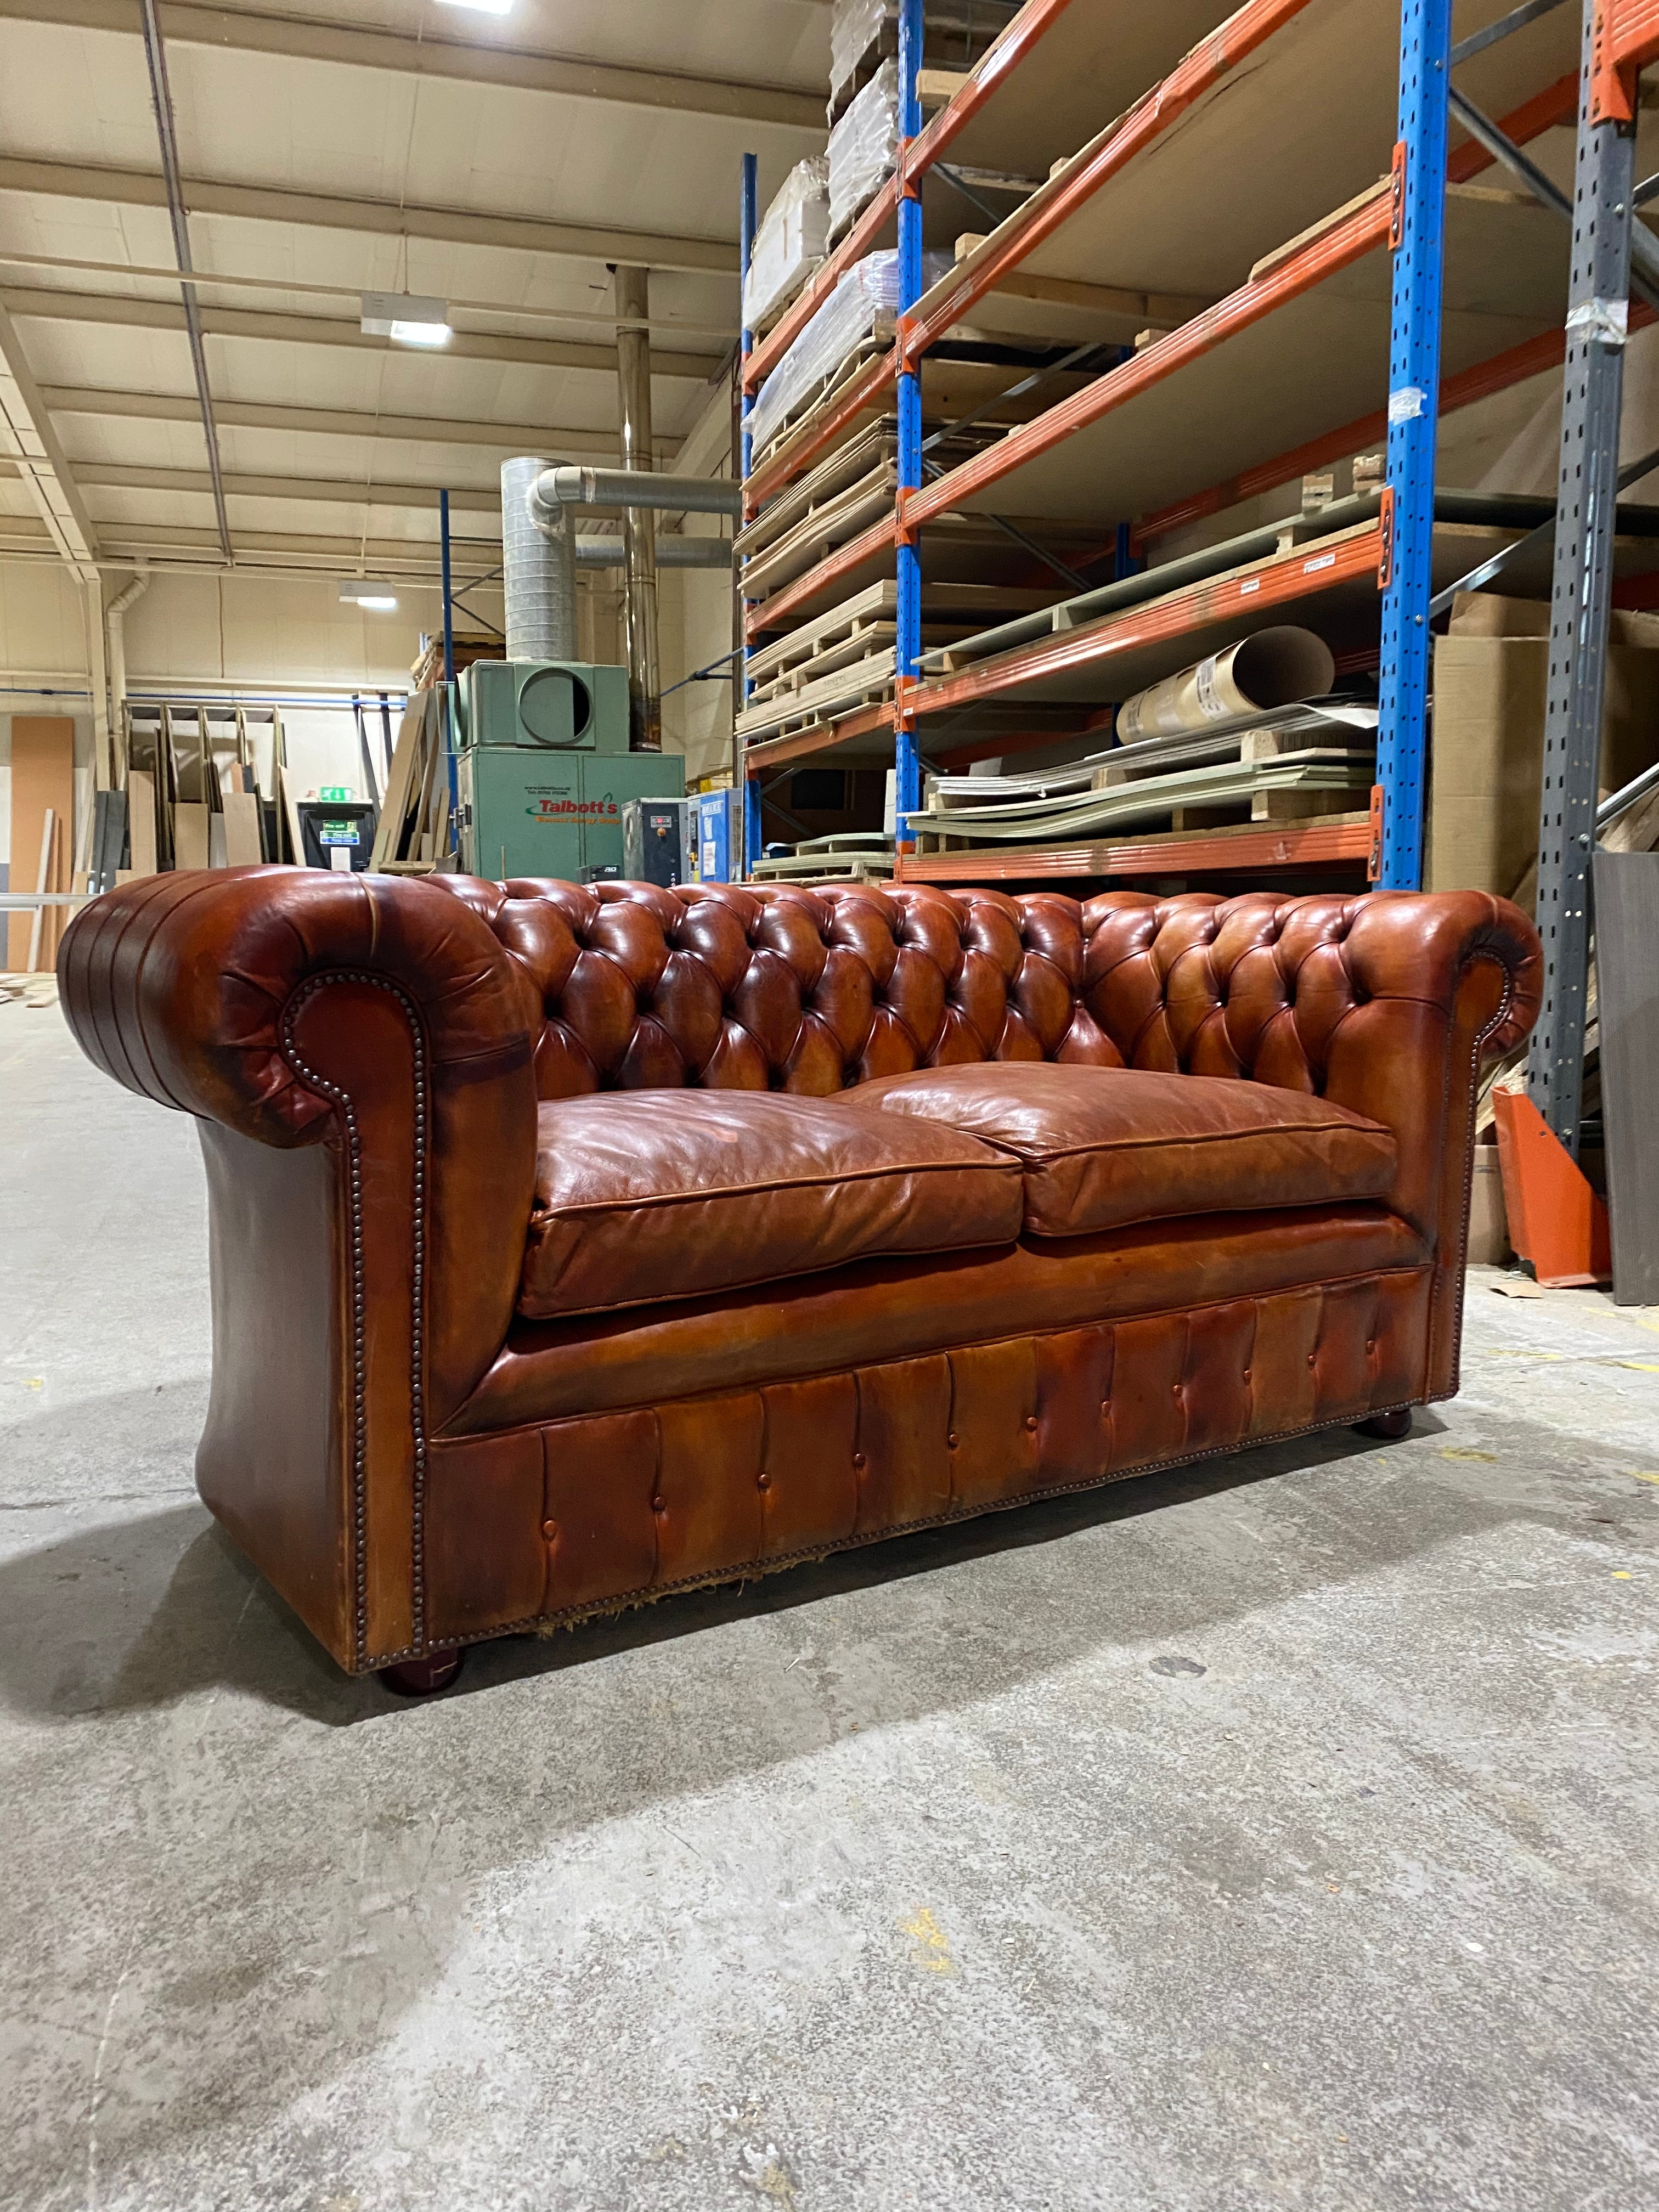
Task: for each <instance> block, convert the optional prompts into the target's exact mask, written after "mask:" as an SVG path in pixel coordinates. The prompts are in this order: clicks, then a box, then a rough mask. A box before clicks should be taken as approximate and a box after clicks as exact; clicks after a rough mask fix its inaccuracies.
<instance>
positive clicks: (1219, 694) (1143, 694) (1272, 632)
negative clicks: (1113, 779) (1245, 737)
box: [1117, 623, 1336, 745]
mask: <svg viewBox="0 0 1659 2212" xmlns="http://www.w3.org/2000/svg"><path fill="white" fill-rule="evenodd" d="M1335 681H1336V663H1335V661H1334V660H1333V659H1332V658H1331V652H1330V647H1328V645H1327V644H1326V643H1325V641H1324V639H1323V638H1321V637H1316V636H1315V635H1314V634H1313V632H1312V631H1311V630H1310V629H1292V628H1291V626H1290V625H1289V624H1288V623H1281V624H1280V625H1279V626H1278V627H1277V628H1275V629H1259V630H1257V632H1256V633H1255V636H1254V637H1245V638H1241V639H1240V640H1239V641H1238V643H1237V645H1230V646H1228V647H1226V649H1225V651H1224V652H1221V653H1212V654H1211V655H1210V656H1209V658H1208V659H1207V660H1200V662H1199V663H1198V665H1196V667H1194V668H1183V669H1182V671H1181V673H1180V674H1179V675H1178V676H1166V677H1165V678H1164V681H1163V682H1162V683H1161V684H1152V686H1151V687H1150V688H1149V689H1148V690H1145V691H1137V692H1136V693H1135V695H1134V696H1133V699H1126V700H1125V701H1124V702H1123V704H1122V705H1121V707H1120V708H1118V710H1117V741H1118V743H1119V744H1121V745H1127V744H1133V743H1134V741H1135V739H1136V738H1174V737H1180V736H1182V735H1183V734H1184V733H1185V732H1188V731H1191V730H1201V729H1203V728H1204V727H1205V726H1206V724H1208V723H1211V722H1224V721H1225V720H1228V718H1229V717H1230V716H1231V715H1234V714H1261V713H1265V712H1267V710H1268V709H1270V708H1274V707H1293V706H1296V705H1297V704H1298V703H1299V702H1301V701H1302V700H1304V699H1321V698H1323V696H1325V694H1326V692H1328V690H1330V688H1331V686H1332V684H1334V683H1335Z"/></svg>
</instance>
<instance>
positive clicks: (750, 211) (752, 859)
mask: <svg viewBox="0 0 1659 2212" xmlns="http://www.w3.org/2000/svg"><path fill="white" fill-rule="evenodd" d="M759 176H760V163H759V161H758V160H757V157H756V156H755V155H753V154H745V155H744V157H743V206H742V209H741V211H740V214H739V217H738V227H739V231H740V234H741V236H740V252H739V253H738V267H739V269H740V270H741V271H742V275H741V277H740V279H739V282H740V283H744V284H745V285H746V284H747V283H748V282H749V264H750V259H751V258H752V257H753V254H754V251H755V230H756V227H757V221H758V217H759ZM738 313H739V314H740V315H741V313H742V309H741V308H739V309H738ZM754 345H755V334H754V332H753V331H751V330H750V328H749V326H748V325H747V324H744V326H743V334H742V337H740V339H739V341H738V406H739V408H740V410H741V419H742V423H743V429H742V458H743V480H744V483H748V481H749V462H750V453H751V449H752V447H753V443H754V441H753V440H752V439H751V438H750V435H749V417H750V414H751V413H752V411H753V410H754V405H755V402H754V400H753V398H752V397H751V396H750V393H749V392H746V391H744V370H745V369H746V368H748V366H749V356H750V353H751V352H752V351H753V350H754ZM737 581H738V622H739V623H743V622H744V617H745V615H746V612H747V609H746V607H745V605H744V598H743V590H742V580H741V578H738V580H737ZM738 644H739V645H740V646H741V647H742V656H741V658H740V659H739V660H738V683H737V698H738V704H739V705H741V704H742V702H744V700H746V699H747V698H748V696H749V639H748V634H747V631H746V629H740V631H739V633H738ZM742 757H743V756H742V752H741V750H739V752H738V763H739V764H741V762H742ZM760 856H761V794H760V785H759V783H758V782H757V780H756V779H755V778H754V777H753V776H752V775H746V774H745V775H744V779H743V868H742V873H743V874H744V876H747V875H748V874H749V873H750V871H751V870H752V869H753V867H754V865H755V863H756V861H757V860H759V858H760Z"/></svg>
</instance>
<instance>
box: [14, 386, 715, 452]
mask: <svg viewBox="0 0 1659 2212" xmlns="http://www.w3.org/2000/svg"><path fill="white" fill-rule="evenodd" d="M40 397H41V398H42V399H43V400H44V401H45V403H46V407H47V409H48V410H49V411H50V412H51V413H52V414H53V415H80V416H92V417H94V418H97V419H100V420H120V421H128V422H195V421H196V420H197V411H196V403H195V401H194V400H193V399H187V398H184V397H183V396H182V395H180V394H179V393H175V392H111V391H106V390H103V389H101V388H99V387H96V386H82V385H67V384H43V385H42V386H40ZM214 412H215V413H216V416H218V418H219V421H220V422H221V423H222V425H223V426H224V427H225V428H228V429H241V430H295V431H301V432H303V433H305V434H306V435H310V436H313V437H323V438H402V439H407V440H410V441H412V442H414V443H416V444H419V445H423V446H483V447H488V448H489V450H490V451H491V452H493V453H509V454H510V453H593V454H597V455H600V456H610V457H614V456H615V455H616V454H617V452H618V450H619V449H618V447H617V433H616V432H615V430H611V429H604V428H600V429H589V430H571V429H559V428H551V427H550V426H549V425H548V424H547V423H545V422H544V423H541V424H539V425H538V424H536V423H532V422H478V421H477V420H468V421H465V422H459V421H451V420H447V419H446V418H444V417H442V416H434V415H389V414H386V413H385V412H381V413H380V414H373V415H371V414H368V413H367V412H363V411H360V410H356V409H354V408H344V407H293V406H289V405H288V404H286V403H285V402H284V403H279V402H276V401H270V400H251V399H216V400H215V402H214ZM677 445H678V440H677V439H673V438H659V439H658V441H657V447H658V450H659V452H660V453H672V452H673V451H674V449H675V447H676V446H677Z"/></svg>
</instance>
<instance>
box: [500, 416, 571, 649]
mask: <svg viewBox="0 0 1659 2212" xmlns="http://www.w3.org/2000/svg"><path fill="white" fill-rule="evenodd" d="M546 466H547V464H546V462H545V461H544V460H542V459H539V458H538V457H537V456H535V455H533V454H532V455H526V456H524V457H522V458H521V459H517V460H512V461H503V462H502V463H501V580H502V590H503V592H504V593H505V596H506V599H507V659H509V660H574V659H576V657H577V653H576V557H575V529H576V518H575V512H574V509H573V508H570V507H565V508H563V509H562V510H560V511H559V512H557V513H555V514H554V515H553V517H552V518H551V519H550V520H548V521H546V522H545V523H544V522H543V521H541V520H539V518H538V513H537V511H536V508H535V506H534V504H533V502H532V497H531V494H532V489H533V488H534V486H535V483H536V481H537V479H538V477H540V475H541V473H542V471H543V470H544V469H545V468H546Z"/></svg>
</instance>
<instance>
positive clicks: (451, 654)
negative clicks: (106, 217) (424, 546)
mask: <svg viewBox="0 0 1659 2212" xmlns="http://www.w3.org/2000/svg"><path fill="white" fill-rule="evenodd" d="M438 563H439V568H440V571H441V575H442V578H443V591H444V682H445V683H446V684H453V682H454V681H455V602H454V598H453V593H452V592H451V590H450V579H449V494H448V493H447V491H441V492H440V493H439V494H438Z"/></svg>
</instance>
